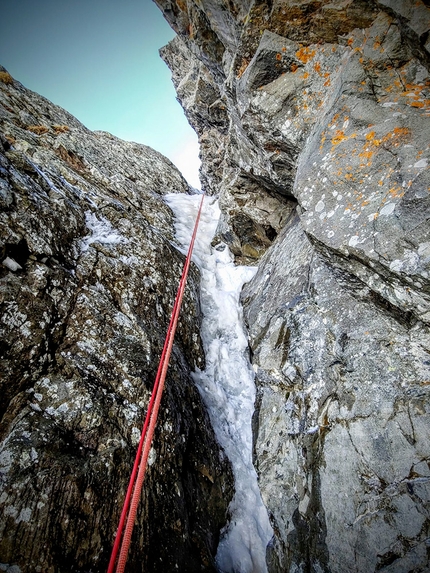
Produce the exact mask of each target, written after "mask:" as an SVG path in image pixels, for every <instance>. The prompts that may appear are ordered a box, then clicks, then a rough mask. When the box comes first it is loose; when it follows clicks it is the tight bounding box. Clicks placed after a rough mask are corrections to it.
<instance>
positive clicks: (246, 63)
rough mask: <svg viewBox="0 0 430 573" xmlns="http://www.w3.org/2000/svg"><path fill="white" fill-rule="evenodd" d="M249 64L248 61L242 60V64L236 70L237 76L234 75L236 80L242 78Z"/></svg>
mask: <svg viewBox="0 0 430 573" xmlns="http://www.w3.org/2000/svg"><path fill="white" fill-rule="evenodd" d="M249 62H250V60H247V59H245V58H242V63H241V65H240V68H239V69H238V70H237V74H236V77H237V79H239V78H241V77H242V75H243V73H244V71H245V70H246V68H247V67H248V65H249Z"/></svg>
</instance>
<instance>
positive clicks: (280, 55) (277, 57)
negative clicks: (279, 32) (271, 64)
mask: <svg viewBox="0 0 430 573" xmlns="http://www.w3.org/2000/svg"><path fill="white" fill-rule="evenodd" d="M276 59H277V60H278V62H279V61H280V60H282V54H279V53H278V54H276Z"/></svg>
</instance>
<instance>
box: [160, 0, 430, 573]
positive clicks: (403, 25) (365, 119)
mask: <svg viewBox="0 0 430 573" xmlns="http://www.w3.org/2000/svg"><path fill="white" fill-rule="evenodd" d="M156 3H157V4H158V5H159V6H160V8H161V10H162V11H163V13H164V15H165V17H166V18H167V20H168V21H169V22H170V23H171V25H172V26H173V28H174V29H175V30H176V31H177V33H178V37H177V38H175V40H173V41H172V42H171V43H170V44H169V45H168V46H167V47H166V48H164V49H163V50H162V57H163V58H164V59H165V61H166V62H167V63H168V65H169V66H170V67H171V69H172V73H173V81H174V84H175V86H176V89H177V93H178V97H179V100H180V101H181V103H182V105H183V106H184V110H185V113H186V114H187V116H188V118H189V120H190V122H191V123H192V125H193V126H194V128H195V129H196V131H197V133H198V135H199V140H200V146H201V156H202V168H201V175H202V181H203V184H204V187H205V189H206V191H207V192H208V193H214V194H219V197H220V206H221V209H222V211H223V216H222V220H221V223H220V226H219V228H218V235H219V237H220V238H222V240H223V241H225V242H226V243H228V244H229V246H230V248H231V250H232V252H233V253H234V254H235V257H236V261H237V262H247V263H251V264H258V272H257V274H256V276H255V278H254V279H253V280H252V281H251V282H250V283H249V284H248V285H246V287H245V289H244V291H243V296H242V299H243V304H244V313H245V318H246V321H247V323H248V326H249V334H250V349H251V357H252V362H253V365H254V369H255V372H256V383H257V388H258V396H257V402H256V412H255V416H254V434H255V435H254V439H255V444H254V450H255V452H254V453H255V455H254V463H255V466H256V468H257V470H258V472H259V476H260V487H261V491H262V495H263V499H264V501H265V503H266V505H267V508H268V511H269V513H270V515H271V520H272V525H273V529H274V532H275V535H274V539H273V541H272V543H271V544H270V547H269V548H268V564H269V571H271V572H272V573H275V572H276V573H277V572H281V571H282V572H284V571H289V572H291V573H292V572H294V573H296V572H298V571H314V572H321V571H325V572H329V571H330V572H331V573H344V572H345V571H349V572H356V573H368V572H369V571H379V572H382V571H383V572H386V573H394V572H398V573H403V572H404V571H414V572H417V573H418V572H424V571H427V570H428V568H429V566H430V564H429V561H428V553H427V546H426V543H427V542H426V539H427V535H428V526H429V521H428V511H429V507H428V499H429V497H428V496H429V492H430V470H429V467H430V466H429V462H430V453H429V448H428V443H429V438H430V424H429V422H430V417H429V414H430V412H429V401H428V398H429V396H428V390H429V383H428V381H429V379H430V370H429V365H430V356H429V354H430V340H429V316H430V314H429V310H430V308H429V303H430V290H429V270H430V269H429V263H430V257H429V244H430V235H429V193H428V192H429V184H430V175H429V173H430V170H429V161H430V158H429V145H428V143H429V142H428V132H429V122H430V118H429V102H430V97H429V87H430V83H429V82H430V76H429V61H430V59H429V56H430V50H429V43H428V33H429V30H430V18H429V15H430V9H429V7H428V5H427V4H428V3H426V2H422V1H418V2H413V1H412V0H408V1H405V2H397V1H391V0H379V1H376V2H371V1H367V0H348V1H347V2H331V1H329V0H327V1H325V0H323V1H320V2H311V1H309V2H308V1H304V2H299V3H298V2H293V1H289V0H282V1H277V0H275V1H273V2H266V1H262V2H245V3H240V5H238V3H236V2H226V1H225V2H224V1H223V2H218V3H214V2H212V1H211V0H201V1H199V2H197V1H194V0H187V1H184V2H181V3H176V2H173V1H172V0H157V1H156ZM214 36H215V37H216V40H215V41H212V40H210V41H208V38H213V37H214ZM209 94H210V96H209Z"/></svg>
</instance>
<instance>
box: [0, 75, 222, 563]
mask: <svg viewBox="0 0 430 573" xmlns="http://www.w3.org/2000/svg"><path fill="white" fill-rule="evenodd" d="M2 70H3V71H2V75H0V129H1V131H2V134H3V135H2V138H1V147H0V175H1V182H2V185H1V189H2V193H1V194H0V197H1V198H2V211H1V213H0V219H1V224H0V239H1V243H0V244H1V247H0V249H1V260H2V262H3V265H2V266H1V267H0V269H1V270H0V297H1V298H0V301H1V303H0V304H1V319H0V324H1V340H2V345H1V352H2V379H1V394H0V395H1V399H0V410H1V425H0V436H1V443H0V511H1V515H2V519H1V520H0V561H1V562H3V563H5V564H7V565H5V567H6V569H5V570H7V571H15V569H16V570H18V568H20V570H22V571H26V572H29V573H31V572H37V571H39V572H40V571H47V572H48V571H50V572H54V571H62V572H65V571H71V570H79V571H90V570H91V571H102V570H106V568H107V563H108V560H109V557H110V551H111V549H112V545H113V540H114V534H115V531H116V528H117V525H118V521H119V515H120V512H121V508H122V502H123V499H124V494H125V490H126V487H127V484H128V480H129V476H130V472H131V468H132V464H133V459H134V455H135V450H136V446H137V442H138V440H139V436H140V431H141V428H142V425H143V419H144V415H145V411H146V407H147V404H148V400H149V395H150V392H151V389H152V384H153V381H154V377H155V373H156V370H157V366H158V360H159V356H160V354H161V349H162V345H163V342H164V336H165V333H166V330H167V324H168V321H169V317H170V311H171V307H172V305H173V300H174V296H175V294H176V289H177V285H178V280H179V277H180V273H181V270H182V265H183V259H184V258H183V256H182V255H181V254H180V253H179V251H178V250H177V249H176V248H175V247H174V246H173V243H172V240H173V225H172V213H171V211H170V209H169V208H168V207H167V205H166V204H165V203H164V201H163V194H165V193H167V192H182V193H187V192H189V188H188V185H187V184H186V182H185V180H184V179H183V178H182V176H181V175H180V173H179V172H178V171H177V170H176V169H175V168H174V166H173V165H172V164H171V163H170V162H169V161H168V160H167V159H166V158H165V157H163V156H162V155H161V154H159V153H157V152H156V151H154V150H152V149H150V148H149V147H146V146H144V145H138V144H136V143H128V142H124V141H121V140H119V139H118V138H116V137H114V136H112V135H110V134H109V133H105V132H91V131H89V130H88V129H86V128H85V127H84V126H83V125H82V124H80V123H79V122H78V121H77V120H76V119H75V118H73V117H72V116H71V115H70V114H68V113H67V112H65V111H64V110H62V109H61V108H59V107H57V106H54V105H53V104H51V103H50V102H48V101H47V100H46V99H44V98H42V97H40V96H38V95H37V94H35V93H32V92H30V91H28V90H26V89H25V88H24V87H23V86H22V85H21V84H19V83H18V82H17V81H15V80H13V79H10V81H7V82H4V81H2V78H3V79H4V78H5V77H8V76H5V74H6V71H5V70H4V69H3V68H2ZM9 78H10V76H9ZM198 284H199V275H198V272H197V270H196V268H195V267H193V268H192V269H191V274H190V277H189V281H188V288H187V290H186V293H185V298H184V305H185V307H186V309H187V312H186V313H185V314H184V315H183V318H182V319H181V322H180V325H179V329H178V336H177V339H176V343H175V345H174V349H173V355H172V358H171V365H170V369H169V373H168V377H167V382H166V390H165V395H164V396H163V407H162V411H161V414H160V420H159V423H158V427H157V430H156V434H155V441H154V444H153V449H152V453H151V456H150V466H149V468H148V472H147V476H146V480H145V487H144V492H143V495H142V500H141V504H140V509H139V511H138V516H137V520H136V522H137V523H136V528H135V534H134V536H133V540H132V549H131V551H130V556H129V560H128V564H127V570H130V571H141V569H142V566H143V567H144V568H145V570H146V571H154V572H155V571H167V570H169V571H170V570H175V569H177V570H179V571H181V570H182V571H183V570H185V569H186V570H189V571H202V570H204V571H214V570H215V568H214V555H215V552H216V549H217V543H218V536H219V530H220V529H221V527H222V526H223V525H224V524H225V521H226V511H227V507H228V503H229V500H230V499H231V497H232V493H233V492H232V476H231V471H230V466H229V463H228V462H227V460H226V459H225V458H224V455H223V452H222V450H221V449H220V447H219V445H218V444H217V443H216V441H215V437H214V434H213V431H212V429H211V427H210V424H209V421H208V416H207V413H206V411H205V409H204V407H203V405H202V402H201V399H200V396H199V393H198V391H197V390H196V388H195V386H194V383H193V382H192V380H191V378H190V376H189V372H190V370H192V369H194V368H195V366H196V365H199V366H201V367H202V366H203V362H204V357H203V352H202V348H201V342H200V337H199V323H200V309H199V302H198ZM149 548H151V549H149Z"/></svg>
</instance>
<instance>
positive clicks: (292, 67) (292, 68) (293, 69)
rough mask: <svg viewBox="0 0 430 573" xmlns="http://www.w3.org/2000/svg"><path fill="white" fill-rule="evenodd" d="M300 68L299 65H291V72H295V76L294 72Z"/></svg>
mask: <svg viewBox="0 0 430 573" xmlns="http://www.w3.org/2000/svg"><path fill="white" fill-rule="evenodd" d="M298 67H299V66H298V65H297V64H291V68H290V70H291V71H292V72H293V74H294V72H296V71H297V69H298Z"/></svg>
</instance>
